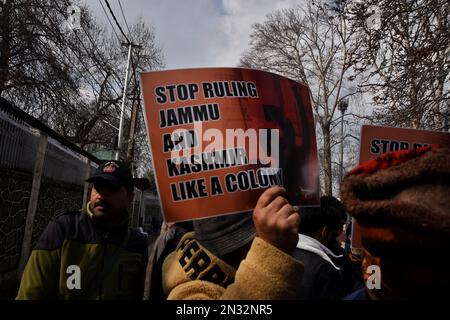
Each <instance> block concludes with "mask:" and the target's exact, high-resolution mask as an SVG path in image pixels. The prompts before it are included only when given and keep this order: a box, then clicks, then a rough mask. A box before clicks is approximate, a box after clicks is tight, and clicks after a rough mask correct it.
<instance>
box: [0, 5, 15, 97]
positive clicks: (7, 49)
mask: <svg viewBox="0 0 450 320" xmlns="http://www.w3.org/2000/svg"><path fill="white" fill-rule="evenodd" d="M11 6H12V4H11V2H10V1H6V2H4V4H3V6H2V12H1V14H0V17H1V19H0V21H1V23H0V38H1V42H0V94H1V93H2V92H3V90H5V88H6V83H7V82H8V78H9V75H8V66H9V56H10V54H11V25H10V22H11V21H10V10H11Z"/></svg>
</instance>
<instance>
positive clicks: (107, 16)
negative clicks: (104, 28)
mask: <svg viewBox="0 0 450 320" xmlns="http://www.w3.org/2000/svg"><path fill="white" fill-rule="evenodd" d="M98 2H100V5H101V6H102V8H103V12H104V13H105V15H106V18H107V19H108V21H109V24H110V25H111V28H112V30H113V31H114V34H115V35H116V37H117V39H118V40H119V42H120V41H121V40H120V38H119V35H118V34H117V32H116V29H115V28H114V25H113V24H112V22H111V20H110V19H109V15H108V13H107V12H106V9H105V7H104V6H103V3H102V0H98Z"/></svg>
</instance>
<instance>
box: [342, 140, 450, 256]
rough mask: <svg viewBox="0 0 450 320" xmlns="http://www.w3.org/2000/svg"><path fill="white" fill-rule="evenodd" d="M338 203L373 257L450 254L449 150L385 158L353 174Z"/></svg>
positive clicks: (431, 149)
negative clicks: (345, 210) (341, 204)
mask: <svg viewBox="0 0 450 320" xmlns="http://www.w3.org/2000/svg"><path fill="white" fill-rule="evenodd" d="M341 198H342V201H343V203H344V205H345V207H346V209H347V211H348V212H349V213H350V214H351V215H352V216H353V217H355V219H356V220H357V222H358V224H359V226H360V231H361V238H362V242H363V245H364V247H365V248H366V249H367V250H369V251H370V252H371V253H372V254H374V255H376V256H380V257H381V256H388V255H390V256H402V255H403V254H405V255H409V254H411V253H414V254H421V253H423V254H433V253H435V252H436V251H441V252H442V250H449V249H450V149H448V148H439V147H437V146H428V147H423V148H418V149H415V150H402V151H397V152H392V153H387V154H384V155H382V156H381V157H379V158H377V159H374V160H370V161H368V162H366V163H364V164H362V165H360V166H359V167H357V168H355V169H354V170H352V171H351V172H349V174H348V175H347V176H346V178H345V179H344V181H343V182H342V185H341Z"/></svg>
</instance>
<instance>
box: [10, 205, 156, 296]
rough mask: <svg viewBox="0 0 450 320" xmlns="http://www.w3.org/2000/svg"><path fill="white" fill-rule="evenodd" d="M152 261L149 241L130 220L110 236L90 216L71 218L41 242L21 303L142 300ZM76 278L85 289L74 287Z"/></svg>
mask: <svg viewBox="0 0 450 320" xmlns="http://www.w3.org/2000/svg"><path fill="white" fill-rule="evenodd" d="M147 256H148V248H147V240H146V239H145V237H144V235H142V234H141V233H139V232H138V231H136V230H134V229H129V228H128V223H127V219H124V221H123V223H121V224H120V225H118V226H117V227H115V228H112V229H111V228H110V229H107V230H105V229H102V228H101V227H100V226H99V225H97V224H96V223H95V221H94V220H93V219H92V218H91V217H90V215H89V214H88V213H87V212H86V211H72V212H67V213H65V214H62V215H60V216H57V217H56V218H54V219H53V220H52V221H51V222H50V223H49V225H48V226H47V228H46V229H45V231H44V233H43V234H42V236H41V237H40V239H39V241H38V243H37V245H36V247H35V248H34V250H33V252H32V253H31V256H30V259H29V260H28V263H27V265H26V267H25V270H24V273H23V276H22V281H21V284H20V289H19V293H18V295H17V298H16V299H142V294H143V285H144V272H145V266H146V263H147ZM73 266H75V267H76V268H78V269H77V271H74V269H73V268H74V267H73ZM75 272H78V274H79V275H80V282H81V284H80V288H76V287H75V288H74V287H72V286H71V285H70V282H71V281H72V280H71V279H73V275H75Z"/></svg>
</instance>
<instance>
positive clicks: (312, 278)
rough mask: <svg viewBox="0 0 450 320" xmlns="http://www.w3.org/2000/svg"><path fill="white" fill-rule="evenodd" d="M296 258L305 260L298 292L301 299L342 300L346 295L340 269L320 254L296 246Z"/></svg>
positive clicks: (294, 254)
mask: <svg viewBox="0 0 450 320" xmlns="http://www.w3.org/2000/svg"><path fill="white" fill-rule="evenodd" d="M293 256H294V258H296V259H297V260H299V261H301V262H303V265H304V268H305V269H304V273H303V279H302V283H301V285H300V288H299V291H298V293H297V298H298V299H299V300H340V299H342V298H343V297H344V296H345V291H344V283H343V280H342V277H341V275H340V273H339V270H337V269H336V268H334V267H333V266H332V265H331V264H330V263H329V262H328V261H326V260H324V259H323V258H322V257H320V256H319V255H317V254H315V253H313V252H309V251H306V250H303V249H299V248H296V249H295V251H294V253H293Z"/></svg>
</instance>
